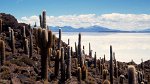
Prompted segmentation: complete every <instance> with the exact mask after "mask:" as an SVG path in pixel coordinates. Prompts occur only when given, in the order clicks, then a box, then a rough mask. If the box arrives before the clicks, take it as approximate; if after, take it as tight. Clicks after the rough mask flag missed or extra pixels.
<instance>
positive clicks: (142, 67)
mask: <svg viewBox="0 0 150 84" xmlns="http://www.w3.org/2000/svg"><path fill="white" fill-rule="evenodd" d="M141 61H142V63H141V69H142V70H144V62H143V59H141Z"/></svg>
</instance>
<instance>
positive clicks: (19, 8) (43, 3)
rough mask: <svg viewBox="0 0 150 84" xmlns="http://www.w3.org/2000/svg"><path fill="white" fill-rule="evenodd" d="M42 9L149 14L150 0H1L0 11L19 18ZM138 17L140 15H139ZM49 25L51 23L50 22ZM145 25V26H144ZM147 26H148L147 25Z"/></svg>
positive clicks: (57, 13)
mask: <svg viewBox="0 0 150 84" xmlns="http://www.w3.org/2000/svg"><path fill="white" fill-rule="evenodd" d="M42 10H46V11H47V15H48V16H54V17H59V16H62V15H77V16H80V15H89V14H95V15H96V16H99V15H103V14H112V13H119V14H135V15H139V14H147V15H149V14H150V0H1V1H0V12H5V13H10V14H12V15H14V16H15V17H17V19H21V18H22V17H26V19H29V18H30V17H31V16H34V15H36V16H38V15H39V14H40V13H41V11H42ZM139 18H140V17H139ZM50 25H51V24H50ZM146 27H147V26H146ZM148 27H149V26H148Z"/></svg>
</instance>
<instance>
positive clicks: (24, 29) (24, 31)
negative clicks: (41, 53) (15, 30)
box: [22, 26, 26, 38]
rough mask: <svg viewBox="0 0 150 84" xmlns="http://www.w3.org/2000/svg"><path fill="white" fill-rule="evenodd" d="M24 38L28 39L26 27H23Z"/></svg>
mask: <svg viewBox="0 0 150 84" xmlns="http://www.w3.org/2000/svg"><path fill="white" fill-rule="evenodd" d="M22 36H23V38H26V28H25V26H23V32H22Z"/></svg>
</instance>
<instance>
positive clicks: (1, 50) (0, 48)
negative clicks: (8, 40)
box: [0, 40, 6, 65]
mask: <svg viewBox="0 0 150 84" xmlns="http://www.w3.org/2000/svg"><path fill="white" fill-rule="evenodd" d="M0 56H1V57H0V58H1V60H0V61H1V65H4V63H5V60H6V57H5V42H4V41H3V40H0Z"/></svg>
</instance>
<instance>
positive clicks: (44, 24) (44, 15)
mask: <svg viewBox="0 0 150 84" xmlns="http://www.w3.org/2000/svg"><path fill="white" fill-rule="evenodd" d="M42 14H43V28H44V29H46V27H47V26H46V11H45V10H44V11H43V13H42Z"/></svg>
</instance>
